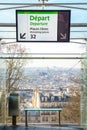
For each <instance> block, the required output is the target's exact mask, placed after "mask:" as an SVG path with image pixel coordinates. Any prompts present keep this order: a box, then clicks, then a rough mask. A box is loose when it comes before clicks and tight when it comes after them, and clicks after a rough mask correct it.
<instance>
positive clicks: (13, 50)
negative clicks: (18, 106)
mask: <svg viewBox="0 0 87 130" xmlns="http://www.w3.org/2000/svg"><path fill="white" fill-rule="evenodd" d="M25 52H26V50H25V48H24V47H22V46H21V45H18V44H12V45H10V46H7V53H8V54H10V55H12V58H10V59H8V60H7V61H6V64H7V79H6V88H7V92H8V93H10V92H14V91H16V90H18V87H19V83H20V81H21V80H22V79H23V66H24V64H25V60H24V59H22V57H23V54H24V53H25ZM17 55H20V57H21V59H20V58H18V59H15V56H16V57H17Z"/></svg>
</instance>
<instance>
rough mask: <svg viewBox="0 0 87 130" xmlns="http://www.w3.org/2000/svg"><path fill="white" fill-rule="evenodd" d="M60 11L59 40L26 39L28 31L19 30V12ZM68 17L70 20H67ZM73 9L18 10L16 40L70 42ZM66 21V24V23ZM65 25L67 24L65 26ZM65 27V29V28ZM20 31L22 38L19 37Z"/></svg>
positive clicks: (58, 23)
mask: <svg viewBox="0 0 87 130" xmlns="http://www.w3.org/2000/svg"><path fill="white" fill-rule="evenodd" d="M47 11H48V12H58V13H59V14H58V21H57V40H50V39H48V40H25V38H26V33H25V32H24V33H21V32H19V31H20V30H19V25H18V20H19V19H18V12H47ZM67 19H68V20H67ZM70 19H71V10H16V41H17V42H32V43H33V42H34V43H35V42H48V43H49V42H69V41H70ZM64 23H65V24H64ZM64 25H65V26H64ZM64 29H65V30H64ZM19 33H20V39H21V40H20V39H19Z"/></svg>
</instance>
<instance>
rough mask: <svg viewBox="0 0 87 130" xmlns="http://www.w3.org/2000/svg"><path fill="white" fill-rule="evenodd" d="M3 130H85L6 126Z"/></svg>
mask: <svg viewBox="0 0 87 130" xmlns="http://www.w3.org/2000/svg"><path fill="white" fill-rule="evenodd" d="M0 130H1V129H0ZM2 130H84V129H82V128H71V127H38V126H36V127H35V126H29V127H24V126H5V127H4V128H3V129H2Z"/></svg>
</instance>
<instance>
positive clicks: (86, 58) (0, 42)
mask: <svg viewBox="0 0 87 130" xmlns="http://www.w3.org/2000/svg"><path fill="white" fill-rule="evenodd" d="M86 6H87V2H84V1H82V2H81V3H79V2H75V3H74V2H71V3H67V2H66V3H65V2H64V3H60V2H59V3H58V2H57V3H55V2H53V3H50V1H49V0H48V1H45V0H41V1H37V2H36V3H33V2H32V3H31V2H30V3H29V2H27V3H25V2H24V3H3V1H2V3H0V15H1V14H4V13H3V12H4V11H5V12H6V11H7V13H8V15H9V18H8V19H10V17H11V16H10V15H13V16H12V19H14V20H13V22H11V21H10V20H8V22H7V21H4V19H6V18H5V16H6V15H5V16H4V17H2V18H3V20H0V21H3V22H0V129H1V130H3V129H4V130H5V129H6V130H7V129H9V130H10V129H11V130H12V129H17V130H19V129H23V130H24V129H37V130H38V129H47V130H48V129H67V130H68V129H69V130H76V129H84V130H86V129H87V88H86V87H87V21H86V20H87V18H86V15H85V13H86V14H87V12H86V11H87V8H86ZM20 9H21V10H22V9H23V10H67V9H68V10H71V18H70V19H71V20H70V21H71V22H70V39H69V42H61V43H60V42H51V45H52V46H53V49H54V52H53V51H52V52H51V51H49V50H50V47H48V48H47V45H46V44H48V45H49V46H50V43H47V42H46V43H44V42H43V43H40V42H39V45H37V44H38V42H34V43H32V41H31V42H23V41H22V42H17V40H16V35H17V34H16V31H17V30H16V15H15V13H16V10H20ZM75 11H77V12H76V16H74V15H75ZM79 11H80V12H81V15H82V16H81V17H82V18H84V20H85V21H84V22H82V20H81V21H80V18H79ZM9 12H10V13H9ZM84 12H85V13H84ZM1 16H2V15H1ZM1 16H0V17H1ZM77 16H78V20H77V18H76V17H77ZM9 21H10V22H9ZM52 26H53V25H52ZM21 28H22V27H21ZM24 35H25V34H23V35H22V34H21V36H24ZM61 36H62V35H61ZM64 36H65V35H64ZM13 44H19V45H23V46H24V47H25V46H28V47H30V46H31V45H32V44H33V45H32V47H35V46H38V47H39V48H40V47H41V46H45V49H46V50H45V49H44V47H43V51H42V52H41V51H40V50H39V48H38V50H36V51H35V52H34V51H33V52H32V51H29V50H28V51H27V52H26V53H23V54H22V53H16V52H15V53H13V51H12V52H11V51H7V50H6V47H7V46H9V48H8V50H10V46H12V45H13ZM68 44H69V46H70V44H74V45H75V44H76V45H77V44H79V45H83V46H84V47H85V50H84V51H83V52H82V53H80V52H78V51H77V52H76V51H75V52H74V51H73V52H72V50H70V51H69V52H68V53H67V52H66V50H65V51H64V52H63V51H62V53H61V51H60V52H57V50H56V45H57V46H58V45H59V46H61V47H63V45H64V46H65V45H66V46H67V45H68ZM61 49H62V48H61ZM65 49H66V48H65ZM47 50H48V51H47ZM8 60H15V61H16V60H17V62H16V64H17V63H18V61H19V60H22V61H24V62H26V60H30V61H32V60H37V61H38V60H39V61H41V62H43V61H44V60H51V62H54V60H65V62H66V60H80V61H81V82H80V123H79V125H78V126H74V125H73V124H71V126H67V127H62V123H61V113H60V112H61V111H62V108H61V109H60V108H56V109H54V111H57V112H59V115H58V116H59V117H58V119H59V120H58V124H59V125H58V126H56V127H52V128H51V127H45V126H44V127H40V126H39V124H38V125H37V126H36V127H35V124H34V126H33V125H32V126H31V125H29V126H28V113H27V112H28V110H29V111H33V112H34V111H53V108H48V109H46V108H44V109H40V108H38V107H37V105H36V108H30V109H28V108H26V109H25V110H23V111H25V113H24V115H25V117H24V120H25V123H24V124H23V123H22V122H20V124H19V125H16V123H18V122H17V120H18V119H17V118H15V116H19V113H20V112H19V111H20V106H19V105H18V104H20V103H19V102H20V101H19V100H17V101H16V99H15V97H14V100H15V101H16V103H17V104H16V106H15V104H14V103H13V108H12V106H11V105H12V103H11V99H10V98H11V97H10V98H9V95H10V96H13V95H11V94H12V92H13V90H12V89H9V90H8V89H7V86H8V85H10V83H9V80H10V76H9V75H8V74H7V72H8V68H7V64H8V62H7V61H8ZM37 61H36V62H37ZM28 64H29V63H28ZM36 64H38V63H36ZM9 69H12V68H9ZM13 69H15V68H13ZM11 80H12V83H13V79H11ZM26 93H27V92H26ZM14 95H16V97H18V95H17V94H16V93H15V94H14ZM37 96H38V95H37ZM18 99H19V97H18ZM12 102H13V101H12ZM34 105H35V104H34ZM15 108H16V110H15V111H14V112H13V113H12V111H10V109H15ZM8 113H9V115H10V116H11V117H12V118H11V121H12V123H11V122H10V123H9V122H8V121H7V116H8ZM15 113H16V114H15ZM13 115H14V116H13ZM54 124H55V123H54ZM65 126H66V125H65ZM72 126H73V127H72Z"/></svg>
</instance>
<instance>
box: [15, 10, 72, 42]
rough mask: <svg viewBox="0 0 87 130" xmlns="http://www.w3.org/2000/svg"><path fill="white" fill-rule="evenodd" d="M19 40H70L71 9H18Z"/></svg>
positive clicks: (17, 34)
mask: <svg viewBox="0 0 87 130" xmlns="http://www.w3.org/2000/svg"><path fill="white" fill-rule="evenodd" d="M16 36H17V41H18V42H22V41H23V42H31V41H32V42H69V39H70V10H57V11H56V10H36V11H35V10H16Z"/></svg>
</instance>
